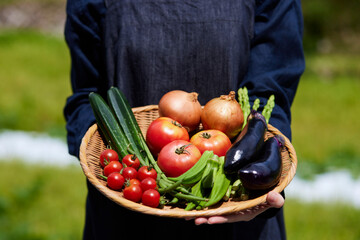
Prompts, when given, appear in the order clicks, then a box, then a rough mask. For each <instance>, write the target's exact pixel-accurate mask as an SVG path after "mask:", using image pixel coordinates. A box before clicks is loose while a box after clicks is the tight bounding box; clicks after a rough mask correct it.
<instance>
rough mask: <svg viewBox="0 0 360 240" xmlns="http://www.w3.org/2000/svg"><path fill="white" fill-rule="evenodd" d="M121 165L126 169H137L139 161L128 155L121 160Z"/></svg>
mask: <svg viewBox="0 0 360 240" xmlns="http://www.w3.org/2000/svg"><path fill="white" fill-rule="evenodd" d="M122 163H123V164H124V165H126V166H127V167H133V168H135V169H138V168H139V167H140V160H139V159H138V158H137V157H136V156H135V155H134V154H128V155H126V156H125V157H124V158H123V159H122Z"/></svg>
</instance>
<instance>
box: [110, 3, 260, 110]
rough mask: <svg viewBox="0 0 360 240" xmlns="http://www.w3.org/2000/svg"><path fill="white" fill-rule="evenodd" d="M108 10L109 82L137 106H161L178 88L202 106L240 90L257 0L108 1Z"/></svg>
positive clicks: (245, 67)
mask: <svg viewBox="0 0 360 240" xmlns="http://www.w3.org/2000/svg"><path fill="white" fill-rule="evenodd" d="M106 6H107V15H106V16H107V17H106V20H105V47H106V61H107V62H106V66H107V69H106V70H107V78H108V79H107V82H108V83H109V86H110V85H113V86H118V87H119V88H120V89H122V90H123V91H124V92H125V94H126V95H127V97H128V99H129V101H130V103H131V104H132V106H141V105H148V104H157V103H158V101H159V99H160V97H161V96H162V95H163V94H164V93H166V92H167V91H170V90H174V89H181V90H185V91H196V92H198V93H199V100H200V102H201V104H205V103H206V102H207V101H208V100H209V99H211V98H213V97H217V96H219V95H221V94H227V93H228V92H229V91H230V90H237V88H238V86H239V82H240V81H241V80H242V78H243V76H244V75H245V72H246V69H247V63H248V57H249V50H250V40H251V37H252V32H253V22H254V7H255V1H254V0H221V1H219V0H187V1H185V0H184V1H174V0H173V1H162V0H106ZM109 86H107V87H109Z"/></svg>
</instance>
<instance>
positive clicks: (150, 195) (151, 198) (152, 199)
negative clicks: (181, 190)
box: [141, 189, 160, 208]
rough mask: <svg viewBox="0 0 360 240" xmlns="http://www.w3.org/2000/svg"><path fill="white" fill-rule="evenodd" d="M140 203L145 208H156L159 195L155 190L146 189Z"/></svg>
mask: <svg viewBox="0 0 360 240" xmlns="http://www.w3.org/2000/svg"><path fill="white" fill-rule="evenodd" d="M141 202H142V203H143V204H144V205H146V206H149V207H154V208H156V207H157V206H159V203H160V193H159V192H158V191H157V190H155V189H148V190H146V191H144V193H143V195H142V199H141Z"/></svg>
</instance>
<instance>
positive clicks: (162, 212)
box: [79, 105, 297, 218]
mask: <svg viewBox="0 0 360 240" xmlns="http://www.w3.org/2000/svg"><path fill="white" fill-rule="evenodd" d="M156 108H157V105H148V106H144V107H137V108H133V112H134V113H137V112H141V111H151V110H154V109H156ZM97 130H98V127H97V124H96V123H95V124H93V125H92V126H91V127H90V128H89V129H88V131H87V132H86V134H85V136H84V137H83V139H82V142H81V146H80V153H79V158H80V165H81V168H82V170H83V172H84V174H85V176H86V177H87V178H88V180H89V181H90V182H91V183H92V184H93V185H94V186H95V187H96V188H97V189H98V190H99V191H100V192H101V193H102V194H104V195H105V196H106V197H108V198H109V199H111V200H112V201H114V202H115V203H117V204H119V205H120V206H123V207H125V208H128V209H130V210H134V211H138V212H142V213H145V214H151V215H156V216H161V217H175V218H192V217H200V216H204V217H209V216H215V215H227V214H232V213H238V212H241V211H243V210H245V209H250V208H253V207H257V206H258V205H264V204H266V197H267V193H265V194H263V195H261V196H259V197H257V198H254V199H250V200H246V201H240V202H239V203H241V204H236V205H231V206H221V207H219V208H209V209H204V210H193V211H185V210H184V209H181V208H171V209H160V208H152V207H148V206H145V205H142V204H139V203H135V202H132V201H130V200H127V199H125V198H123V197H121V196H119V195H118V192H117V191H113V190H111V189H109V188H108V187H107V186H105V185H103V183H101V182H100V180H99V179H98V177H96V176H95V174H93V173H92V171H91V170H90V167H89V163H88V162H87V158H86V153H87V146H88V144H89V141H90V139H91V137H92V136H93V135H94V134H95V133H96V131H97ZM268 131H270V132H271V133H272V134H274V135H277V134H279V135H281V136H283V137H284V139H285V147H286V148H287V150H288V153H289V159H290V162H291V166H290V169H289V171H288V173H287V175H286V176H285V179H284V180H283V181H282V182H280V184H278V185H277V186H276V187H275V188H274V189H272V191H276V192H279V193H280V192H281V191H283V190H284V189H285V188H286V186H288V185H289V184H290V182H291V181H292V179H293V178H294V176H295V174H296V168H297V156H296V152H295V149H294V147H293V146H292V144H291V142H290V140H289V139H288V138H287V137H286V136H284V135H283V134H282V133H281V132H280V131H279V130H278V129H277V128H275V127H273V126H272V125H270V124H268Z"/></svg>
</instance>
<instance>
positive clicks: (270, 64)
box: [242, 0, 305, 139]
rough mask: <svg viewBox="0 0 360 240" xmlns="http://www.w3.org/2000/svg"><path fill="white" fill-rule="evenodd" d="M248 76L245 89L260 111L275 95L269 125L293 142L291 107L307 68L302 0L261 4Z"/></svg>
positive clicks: (260, 0) (262, 0) (262, 1)
mask: <svg viewBox="0 0 360 240" xmlns="http://www.w3.org/2000/svg"><path fill="white" fill-rule="evenodd" d="M256 5H257V6H256V12H255V25H254V36H253V39H252V46H251V55H250V62H249V67H248V73H247V75H246V78H245V80H244V81H243V82H242V86H246V87H247V88H248V91H249V97H250V101H251V102H253V101H254V100H255V99H256V98H259V99H260V101H261V104H262V105H261V108H262V107H263V105H264V104H265V103H266V101H267V99H268V98H269V96H270V95H271V94H274V95H275V107H274V109H273V112H272V115H271V118H270V124H272V125H273V126H274V127H276V128H278V129H279V130H280V131H281V132H282V133H283V134H284V135H285V136H287V137H288V138H289V139H291V128H290V122H291V114H290V107H291V104H292V102H293V99H294V97H295V93H296V90H297V86H298V83H299V79H300V76H301V74H302V73H303V71H304V68H305V62H304V54H303V47H302V32H303V19H302V11H301V2H300V0H258V1H257V3H256Z"/></svg>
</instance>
